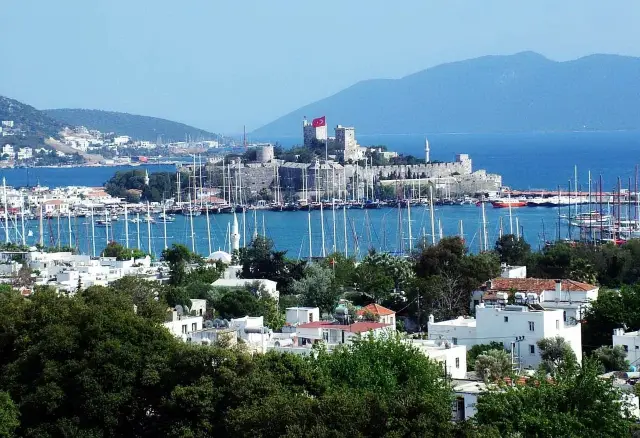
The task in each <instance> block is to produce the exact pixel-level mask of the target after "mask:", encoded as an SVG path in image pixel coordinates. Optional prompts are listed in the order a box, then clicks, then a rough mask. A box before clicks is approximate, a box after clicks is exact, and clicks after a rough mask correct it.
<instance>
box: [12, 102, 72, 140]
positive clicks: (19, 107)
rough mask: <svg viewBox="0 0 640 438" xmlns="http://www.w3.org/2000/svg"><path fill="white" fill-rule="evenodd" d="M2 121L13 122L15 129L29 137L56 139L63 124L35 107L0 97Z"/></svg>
mask: <svg viewBox="0 0 640 438" xmlns="http://www.w3.org/2000/svg"><path fill="white" fill-rule="evenodd" d="M0 120H12V121H13V122H14V129H15V130H19V131H21V132H22V133H23V134H25V135H26V136H28V137H40V138H45V137H54V136H56V135H57V133H58V132H59V131H60V129H61V128H62V124H61V123H60V122H58V121H57V120H54V119H52V118H51V117H49V116H48V115H47V114H45V113H43V112H42V111H39V110H37V109H35V108H34V107H32V106H30V105H27V104H25V103H22V102H18V101H17V100H15V99H10V98H8V97H4V96H0Z"/></svg>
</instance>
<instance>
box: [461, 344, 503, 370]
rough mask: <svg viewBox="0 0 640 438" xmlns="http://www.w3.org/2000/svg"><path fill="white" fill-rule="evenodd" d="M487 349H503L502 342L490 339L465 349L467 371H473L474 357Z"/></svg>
mask: <svg viewBox="0 0 640 438" xmlns="http://www.w3.org/2000/svg"><path fill="white" fill-rule="evenodd" d="M489 350H504V345H503V344H502V342H495V341H491V342H490V343H488V344H477V345H474V346H472V347H471V348H469V350H467V371H473V370H474V369H475V366H476V359H477V358H478V356H480V355H481V354H483V353H486V352H487V351H489Z"/></svg>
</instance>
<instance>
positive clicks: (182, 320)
mask: <svg viewBox="0 0 640 438" xmlns="http://www.w3.org/2000/svg"><path fill="white" fill-rule="evenodd" d="M163 325H164V326H165V327H166V328H167V329H168V330H169V332H170V333H171V334H172V335H173V336H175V337H178V338H182V339H183V340H185V341H186V339H187V335H189V334H190V333H192V332H196V331H198V330H202V316H191V315H180V314H179V313H178V311H177V310H176V309H172V310H171V314H170V320H169V321H167V322H165V323H163Z"/></svg>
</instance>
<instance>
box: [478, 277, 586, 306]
mask: <svg viewBox="0 0 640 438" xmlns="http://www.w3.org/2000/svg"><path fill="white" fill-rule="evenodd" d="M560 281H561V282H562V292H588V291H591V290H593V289H596V288H597V286H593V285H591V284H587V283H582V282H580V281H574V280H560ZM490 283H491V287H490V288H489V289H488V290H487V292H486V293H484V294H483V295H482V299H483V300H488V301H491V300H496V299H497V296H496V292H510V291H511V290H514V291H516V292H533V293H535V294H538V295H540V294H541V293H542V292H544V291H554V290H556V280H554V279H547V278H502V277H500V278H494V279H493V280H491V281H490Z"/></svg>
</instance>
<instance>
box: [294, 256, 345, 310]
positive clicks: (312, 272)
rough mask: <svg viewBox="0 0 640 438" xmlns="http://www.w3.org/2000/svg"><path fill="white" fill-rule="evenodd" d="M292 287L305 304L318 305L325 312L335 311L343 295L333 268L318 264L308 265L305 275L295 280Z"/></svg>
mask: <svg viewBox="0 0 640 438" xmlns="http://www.w3.org/2000/svg"><path fill="white" fill-rule="evenodd" d="M291 289H292V291H293V293H294V294H296V295H298V296H299V297H300V299H301V300H302V304H303V305H304V306H309V307H318V308H319V309H320V311H321V312H324V313H332V312H333V309H334V308H335V306H336V305H337V304H338V299H339V297H340V295H341V292H340V290H339V289H338V288H337V287H336V285H335V282H334V280H333V274H332V272H331V270H330V269H329V268H325V267H323V266H321V265H318V264H312V265H309V266H307V267H306V269H305V275H304V277H302V279H301V280H296V281H294V282H293V285H292V286H291Z"/></svg>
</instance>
